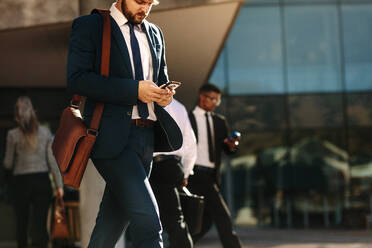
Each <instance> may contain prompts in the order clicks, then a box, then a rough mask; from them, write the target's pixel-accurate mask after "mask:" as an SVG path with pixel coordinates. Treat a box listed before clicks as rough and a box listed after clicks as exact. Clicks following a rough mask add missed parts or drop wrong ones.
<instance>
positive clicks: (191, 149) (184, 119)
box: [154, 98, 196, 178]
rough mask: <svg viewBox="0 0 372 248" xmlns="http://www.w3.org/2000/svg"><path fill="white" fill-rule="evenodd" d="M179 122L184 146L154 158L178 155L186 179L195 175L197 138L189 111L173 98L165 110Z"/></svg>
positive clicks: (155, 154)
mask: <svg viewBox="0 0 372 248" xmlns="http://www.w3.org/2000/svg"><path fill="white" fill-rule="evenodd" d="M164 109H165V110H166V111H167V112H168V113H169V114H170V115H171V116H172V117H173V119H174V120H175V121H176V122H177V124H178V126H179V128H180V129H181V132H182V136H183V144H182V146H181V148H180V149H178V150H176V151H173V152H162V153H158V152H156V153H154V157H155V156H157V155H160V154H164V155H177V156H179V157H181V162H182V165H183V172H184V173H185V178H188V177H189V175H190V174H191V175H192V174H193V172H192V169H193V168H194V164H195V160H196V138H195V134H194V131H193V130H192V127H191V124H190V120H189V116H188V114H187V110H186V108H185V106H183V104H182V103H180V102H179V101H177V100H176V99H174V98H173V100H172V102H171V103H170V104H169V105H168V106H166V107H165V108H164Z"/></svg>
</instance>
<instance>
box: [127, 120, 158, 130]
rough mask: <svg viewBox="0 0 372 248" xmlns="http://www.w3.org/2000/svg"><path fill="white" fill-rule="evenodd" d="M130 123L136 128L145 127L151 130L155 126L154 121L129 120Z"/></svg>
mask: <svg viewBox="0 0 372 248" xmlns="http://www.w3.org/2000/svg"><path fill="white" fill-rule="evenodd" d="M130 122H131V123H132V124H134V125H136V126H137V127H147V128H152V127H153V126H154V125H155V121H153V120H148V119H146V120H144V119H131V120H130Z"/></svg>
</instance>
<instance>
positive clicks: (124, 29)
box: [110, 3, 156, 121]
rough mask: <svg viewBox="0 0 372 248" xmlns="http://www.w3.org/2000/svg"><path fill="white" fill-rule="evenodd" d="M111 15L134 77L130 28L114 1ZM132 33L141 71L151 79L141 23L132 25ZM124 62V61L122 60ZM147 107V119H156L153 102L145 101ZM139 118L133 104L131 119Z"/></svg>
mask: <svg viewBox="0 0 372 248" xmlns="http://www.w3.org/2000/svg"><path fill="white" fill-rule="evenodd" d="M110 11H111V17H112V18H113V19H114V20H115V22H116V23H117V24H118V26H119V28H120V30H121V33H122V34H123V37H124V40H125V43H126V44H127V48H128V53H129V57H130V63H131V65H132V72H133V77H135V70H134V62H133V55H132V47H131V45H130V30H129V26H128V24H127V22H128V19H127V18H126V17H125V16H124V15H123V14H122V13H121V12H120V11H119V10H118V9H117V8H116V7H115V3H113V4H112V6H111V8H110ZM134 27H135V28H134V35H135V36H136V38H137V40H138V45H139V48H140V53H141V62H142V71H143V79H144V80H150V81H152V80H153V68H152V56H151V51H150V47H149V42H148V40H147V36H146V31H145V30H142V28H141V25H135V26H134ZM123 63H124V61H123ZM147 108H148V109H149V117H147V119H150V120H154V121H156V115H155V112H154V103H153V102H151V103H147ZM139 118H141V117H140V116H139V114H138V108H137V105H134V106H133V111H132V119H139Z"/></svg>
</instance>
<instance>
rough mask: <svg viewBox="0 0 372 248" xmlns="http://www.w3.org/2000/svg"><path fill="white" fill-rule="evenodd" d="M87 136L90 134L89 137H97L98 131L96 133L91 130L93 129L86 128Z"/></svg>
mask: <svg viewBox="0 0 372 248" xmlns="http://www.w3.org/2000/svg"><path fill="white" fill-rule="evenodd" d="M87 134H91V135H94V136H96V137H97V136H98V131H96V130H93V129H91V128H88V129H87Z"/></svg>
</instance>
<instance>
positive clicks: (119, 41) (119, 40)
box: [111, 17, 133, 78]
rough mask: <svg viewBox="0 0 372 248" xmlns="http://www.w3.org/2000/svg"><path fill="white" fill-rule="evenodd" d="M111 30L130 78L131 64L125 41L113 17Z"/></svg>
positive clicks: (131, 73) (131, 76)
mask: <svg viewBox="0 0 372 248" xmlns="http://www.w3.org/2000/svg"><path fill="white" fill-rule="evenodd" d="M111 18H112V17H111ZM111 30H112V36H113V37H114V40H115V41H116V44H117V46H118V47H119V49H120V52H121V54H122V55H123V61H124V63H125V66H126V68H127V71H128V72H129V73H130V78H133V72H132V66H131V63H130V57H129V52H128V48H127V43H125V40H124V37H123V34H122V32H121V30H120V28H119V26H118V24H117V23H116V22H115V21H114V19H112V20H111Z"/></svg>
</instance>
